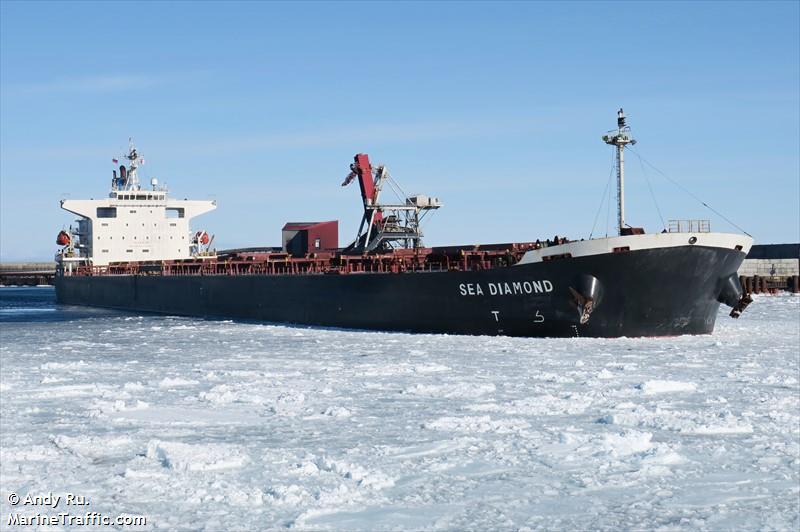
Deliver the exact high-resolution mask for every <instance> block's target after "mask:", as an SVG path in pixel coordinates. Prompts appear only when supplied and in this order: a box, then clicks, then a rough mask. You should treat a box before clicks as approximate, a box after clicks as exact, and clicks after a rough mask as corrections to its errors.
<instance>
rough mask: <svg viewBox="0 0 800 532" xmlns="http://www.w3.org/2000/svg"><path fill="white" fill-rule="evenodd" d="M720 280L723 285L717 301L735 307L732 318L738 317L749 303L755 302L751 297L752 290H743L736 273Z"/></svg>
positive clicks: (731, 314)
mask: <svg viewBox="0 0 800 532" xmlns="http://www.w3.org/2000/svg"><path fill="white" fill-rule="evenodd" d="M720 282H721V283H720V284H721V286H720V289H719V295H718V296H717V301H719V302H720V303H724V304H726V305H728V306H729V307H731V308H732V309H733V310H731V313H730V317H731V318H738V317H739V316H741V315H742V312H744V309H746V308H747V305H749V304H750V303H752V302H753V298H752V297H750V292H747V291H745V290H742V283H741V281H740V280H739V276H738V275H736V273H732V274H730V275H728V276H727V277H724V278H722V279H720Z"/></svg>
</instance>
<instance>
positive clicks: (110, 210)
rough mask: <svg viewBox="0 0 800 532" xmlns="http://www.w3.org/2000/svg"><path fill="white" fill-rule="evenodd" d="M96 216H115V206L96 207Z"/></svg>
mask: <svg viewBox="0 0 800 532" xmlns="http://www.w3.org/2000/svg"><path fill="white" fill-rule="evenodd" d="M97 217H98V218H116V217H117V208H116V207H98V208H97Z"/></svg>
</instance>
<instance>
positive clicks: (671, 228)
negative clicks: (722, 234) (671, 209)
mask: <svg viewBox="0 0 800 532" xmlns="http://www.w3.org/2000/svg"><path fill="white" fill-rule="evenodd" d="M667 231H668V232H670V233H710V232H711V220H669V223H668V225H667Z"/></svg>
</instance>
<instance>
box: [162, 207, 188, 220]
mask: <svg viewBox="0 0 800 532" xmlns="http://www.w3.org/2000/svg"><path fill="white" fill-rule="evenodd" d="M166 212H167V218H183V217H184V216H185V215H186V211H185V209H184V208H183V207H168V208H167V209H166Z"/></svg>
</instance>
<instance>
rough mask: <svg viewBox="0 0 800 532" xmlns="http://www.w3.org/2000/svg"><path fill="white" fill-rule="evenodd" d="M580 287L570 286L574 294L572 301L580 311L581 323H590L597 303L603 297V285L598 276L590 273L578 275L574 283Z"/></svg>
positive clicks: (571, 292)
mask: <svg viewBox="0 0 800 532" xmlns="http://www.w3.org/2000/svg"><path fill="white" fill-rule="evenodd" d="M573 284H574V285H575V286H577V287H578V288H577V289H575V288H573V287H572V286H570V287H569V291H570V294H572V303H573V304H574V305H575V308H576V309H577V311H578V319H579V322H580V324H581V325H585V324H586V323H588V321H589V318H590V317H591V316H592V312H594V310H595V308H597V305H599V304H600V302H601V301H600V300H601V299H602V297H603V286H602V284H601V283H600V280H599V279H597V277H594V276H593V275H589V274H583V275H580V276H578V277H577V278H576V279H575V282H574V283H573Z"/></svg>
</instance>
